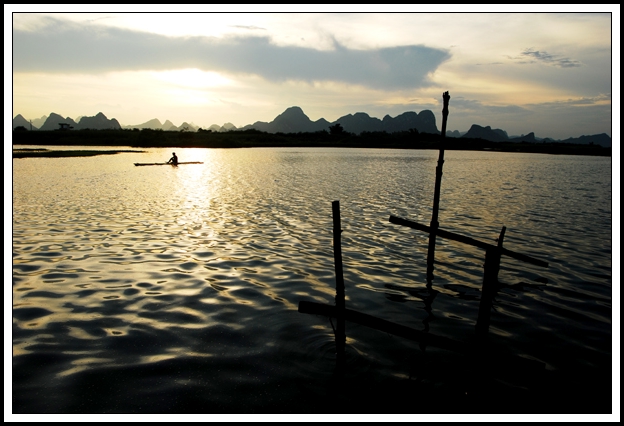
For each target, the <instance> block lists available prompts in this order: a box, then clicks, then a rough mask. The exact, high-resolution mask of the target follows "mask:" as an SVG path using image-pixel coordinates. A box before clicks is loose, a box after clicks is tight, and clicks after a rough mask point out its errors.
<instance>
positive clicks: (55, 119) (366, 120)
mask: <svg viewBox="0 0 624 426" xmlns="http://www.w3.org/2000/svg"><path fill="white" fill-rule="evenodd" d="M44 118H45V122H44V123H43V125H41V126H39V129H38V130H57V129H58V128H59V123H67V124H68V125H69V126H71V127H73V128H74V129H75V130H81V129H122V128H123V129H135V128H136V129H140V130H141V129H154V130H165V131H180V130H184V131H190V132H195V131H198V130H200V129H202V130H204V131H207V130H209V131H213V132H227V131H231V130H250V129H255V130H259V131H262V132H267V133H300V132H303V133H305V132H319V131H328V129H329V127H330V126H333V125H336V124H340V125H341V126H342V128H343V129H344V130H345V131H346V132H349V133H354V134H360V133H362V132H387V133H394V132H404V131H410V130H412V129H416V130H418V132H419V133H431V134H440V131H439V130H438V128H437V126H436V118H435V115H434V114H433V112H432V111H431V110H423V111H421V112H420V113H416V112H413V111H407V112H404V113H402V114H399V115H398V116H396V117H394V118H393V117H391V116H390V115H386V116H385V117H384V118H383V119H382V120H380V119H379V118H376V117H371V116H369V115H368V114H367V113H364V112H357V113H355V114H347V115H345V116H342V117H340V118H339V119H337V120H335V121H333V122H331V123H330V122H329V121H327V120H326V119H324V118H320V119H318V120H316V121H312V120H310V118H309V117H308V116H307V115H306V114H305V113H304V112H303V110H302V109H301V108H300V107H298V106H292V107H289V108H287V109H286V110H285V111H284V112H283V113H281V114H279V115H278V116H277V117H275V119H274V120H273V121H271V122H262V121H257V122H255V123H254V124H248V125H246V126H244V127H241V128H237V127H236V126H234V125H233V124H232V123H225V124H224V125H223V126H219V125H217V124H213V125H211V126H210V127H208V128H201V127H198V126H197V125H194V124H189V123H188V122H184V123H182V124H181V125H180V126H175V125H174V124H173V123H172V122H171V121H169V120H165V122H164V123H161V122H160V120H158V119H157V118H154V119H151V120H149V121H147V122H145V123H142V124H137V125H124V126H121V125H120V124H119V122H118V121H117V120H116V119H114V118H112V119H110V120H109V119H107V118H106V116H105V115H104V114H103V113H101V112H100V113H98V114H97V115H96V116H94V117H87V116H83V117H81V118H80V120H79V122H78V123H76V122H75V121H74V120H72V119H71V118H69V117H67V118H63V117H62V116H60V115H59V114H56V113H50V115H49V116H48V117H46V116H43V117H41V118H39V119H36V120H32V121H33V127H32V129H33V130H37V127H36V126H35V122H41V120H43V119H44ZM17 126H23V127H25V128H26V129H27V130H30V122H29V121H28V120H26V119H25V118H24V117H23V116H22V115H21V114H18V115H17V116H15V118H13V128H15V127H17ZM446 136H447V137H452V138H470V139H484V140H487V141H491V142H540V141H556V140H554V139H552V138H537V137H536V136H535V134H534V133H533V132H530V133H528V134H526V135H522V136H513V137H509V135H508V134H507V132H506V131H505V130H502V129H492V128H491V127H490V126H485V127H484V126H480V125H478V124H473V125H472V126H471V127H470V129H469V130H468V131H467V132H459V131H458V130H452V131H449V130H447V132H446ZM558 142H565V143H578V144H589V143H593V144H596V145H600V146H603V147H611V137H610V136H609V135H607V134H606V133H601V134H597V135H583V136H580V137H577V138H568V139H565V140H559V141H558Z"/></svg>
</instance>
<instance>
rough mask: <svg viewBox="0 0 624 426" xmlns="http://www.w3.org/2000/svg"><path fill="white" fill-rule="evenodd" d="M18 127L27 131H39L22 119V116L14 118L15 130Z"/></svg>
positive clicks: (18, 115)
mask: <svg viewBox="0 0 624 426" xmlns="http://www.w3.org/2000/svg"><path fill="white" fill-rule="evenodd" d="M18 126H23V127H24V128H25V129H26V130H31V128H32V130H38V129H37V127H35V126H31V124H30V122H29V121H28V120H26V119H25V118H24V117H22V114H17V115H16V116H15V118H13V129H15V128H16V127H18Z"/></svg>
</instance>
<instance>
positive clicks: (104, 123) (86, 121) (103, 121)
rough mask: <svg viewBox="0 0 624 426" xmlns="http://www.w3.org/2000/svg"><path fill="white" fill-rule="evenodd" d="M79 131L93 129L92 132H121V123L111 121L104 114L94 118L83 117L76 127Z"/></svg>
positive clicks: (112, 119)
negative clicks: (107, 130) (110, 130)
mask: <svg viewBox="0 0 624 426" xmlns="http://www.w3.org/2000/svg"><path fill="white" fill-rule="evenodd" d="M74 127H75V128H76V129H77V130H81V129H92V130H106V129H112V130H119V129H121V125H120V124H119V122H118V121H117V120H116V119H114V118H111V119H110V120H109V119H108V118H106V116H105V115H104V114H102V113H101V112H98V113H97V115H95V116H94V117H82V118H80V121H79V122H78V125H76V126H74Z"/></svg>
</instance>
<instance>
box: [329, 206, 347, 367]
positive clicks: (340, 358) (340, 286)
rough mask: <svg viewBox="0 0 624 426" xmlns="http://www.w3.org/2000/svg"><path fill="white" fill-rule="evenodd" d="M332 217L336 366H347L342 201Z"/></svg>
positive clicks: (333, 207)
mask: <svg viewBox="0 0 624 426" xmlns="http://www.w3.org/2000/svg"><path fill="white" fill-rule="evenodd" d="M332 217H333V220H334V230H333V232H334V269H335V274H336V312H337V323H338V324H337V326H336V366H337V367H338V368H344V366H345V360H346V358H345V344H346V341H347V336H346V331H345V314H344V312H345V285H344V277H343V275H342V247H341V242H340V234H341V233H342V229H340V201H333V202H332Z"/></svg>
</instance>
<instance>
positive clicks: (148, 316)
mask: <svg viewBox="0 0 624 426" xmlns="http://www.w3.org/2000/svg"><path fill="white" fill-rule="evenodd" d="M48 148H49V147H48ZM65 148H67V147H65ZM52 149H63V147H55V148H52ZM69 149H79V147H70V148H69ZM88 149H94V148H92V147H91V148H88ZM96 149H118V148H113V147H100V148H96ZM123 149H127V148H123ZM171 151H172V150H171V149H147V150H146V152H144V153H124V154H117V155H112V156H96V157H86V158H64V159H59V158H30V159H14V160H13V229H12V236H13V274H12V277H13V286H12V306H13V316H12V318H13V321H12V330H11V331H12V347H13V357H12V392H13V395H12V396H13V398H12V404H13V412H14V413H206V414H211V413H299V414H302V413H332V412H341V413H428V412H429V413H446V412H485V413H490V412H513V413H515V412H517V413H531V412H538V411H540V412H580V413H604V412H610V407H611V397H612V392H611V387H612V382H611V380H612V367H611V365H612V210H611V208H612V178H611V173H612V172H611V167H612V164H611V161H612V160H611V158H610V157H608V158H606V157H584V156H551V155H536V154H522V153H514V154H509V153H495V152H460V151H446V153H445V160H446V161H445V163H444V174H443V179H442V187H441V197H440V213H439V222H440V228H441V229H444V230H448V231H451V232H456V233H459V234H462V235H466V236H469V237H472V238H475V239H478V240H481V241H484V242H489V243H492V244H496V243H495V239H496V238H497V237H498V235H499V233H500V231H501V228H502V226H506V227H507V231H506V234H505V239H504V246H505V247H506V248H507V249H509V250H513V251H516V252H518V253H522V254H526V255H529V256H532V257H534V258H537V259H540V260H543V261H546V262H548V263H549V267H548V268H542V267H539V266H534V265H531V264H528V263H523V262H521V261H518V260H515V259H512V258H509V257H503V259H502V262H501V270H500V273H499V281H500V282H501V288H500V289H499V291H498V292H497V294H496V297H495V299H494V305H493V309H492V314H491V325H490V332H489V340H490V341H491V344H492V345H493V346H494V347H496V348H498V349H500V350H501V351H503V352H505V353H509V354H513V355H516V356H519V357H522V358H527V359H532V360H537V361H540V362H543V363H544V364H545V369H544V370H543V372H541V373H539V377H537V378H532V379H531V380H528V378H527V377H522V376H521V375H520V377H518V375H516V376H513V375H509V374H508V375H505V374H503V375H502V377H493V378H491V379H490V378H489V376H488V379H487V385H486V386H482V387H481V392H486V393H485V394H484V395H485V397H484V396H483V395H479V394H477V395H476V396H475V395H474V393H473V391H472V387H471V386H470V385H471V383H467V382H466V377H471V376H469V374H471V373H470V371H471V368H472V367H473V366H472V365H471V362H470V361H469V360H466V359H465V358H464V357H462V356H460V355H458V354H455V353H453V352H450V351H446V350H443V349H437V348H434V347H426V348H425V347H420V345H419V344H418V343H417V342H412V341H409V340H405V339H402V338H400V337H395V336H392V335H390V334H387V333H383V332H380V331H377V330H373V329H370V328H367V327H364V326H361V325H358V324H352V323H348V322H347V324H346V334H347V348H346V358H347V366H346V370H345V371H344V372H342V373H341V374H338V373H337V372H336V371H335V343H334V332H333V327H334V326H335V324H336V323H335V320H333V322H332V321H330V320H329V318H327V317H323V316H319V315H309V314H303V313H299V312H298V311H297V308H298V304H299V302H300V301H315V302H320V303H326V304H331V305H333V304H334V296H335V276H334V258H333V247H332V208H331V203H332V201H334V200H339V201H340V207H341V219H342V229H343V233H342V255H343V267H344V280H345V284H346V298H347V301H346V305H347V308H349V309H353V310H357V311H360V312H364V313H367V314H370V315H374V316H376V317H379V318H383V319H386V320H389V321H393V322H396V323H398V324H402V325H405V326H408V327H412V328H414V329H417V330H421V331H426V332H429V333H432V334H436V335H439V336H444V337H448V338H452V339H455V340H460V341H469V340H470V339H471V338H472V336H473V335H474V325H475V321H476V318H477V313H478V308H479V300H480V295H481V285H482V280H483V262H484V252H483V250H481V249H478V248H474V247H470V246H467V245H464V244H461V243H458V242H454V241H449V240H444V239H441V238H438V240H437V245H436V265H435V272H434V273H435V279H434V280H433V283H432V284H433V285H432V286H431V287H430V288H428V287H427V286H426V284H427V282H426V258H427V241H428V236H427V235H426V234H425V233H423V232H420V231H416V230H413V229H409V228H405V227H402V226H399V225H395V224H392V223H390V222H389V221H388V218H389V216H390V215H395V216H399V217H403V218H406V219H410V220H413V221H416V222H418V223H421V224H424V225H429V222H430V220H431V212H432V204H433V192H434V182H435V168H436V164H437V158H438V152H437V151H424V150H423V151H421V150H414V151H411V150H380V149H304V148H301V149H295V148H288V149H287V148H284V149H277V148H276V149H229V150H227V149H183V148H176V149H175V151H176V153H177V154H178V157H179V158H180V161H203V162H204V164H190V165H181V166H179V167H171V166H153V167H135V166H134V165H133V163H135V162H144V163H150V162H163V161H166V160H167V159H168V158H169V157H170V155H171ZM618 285H619V283H618ZM533 379H535V380H537V381H534V380H533ZM5 380H6V379H5ZM618 383H619V382H618ZM473 384H474V383H473ZM486 388H487V389H490V392H489V393H488V391H484V389H486ZM553 393H558V394H557V395H556V396H555V395H553Z"/></svg>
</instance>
